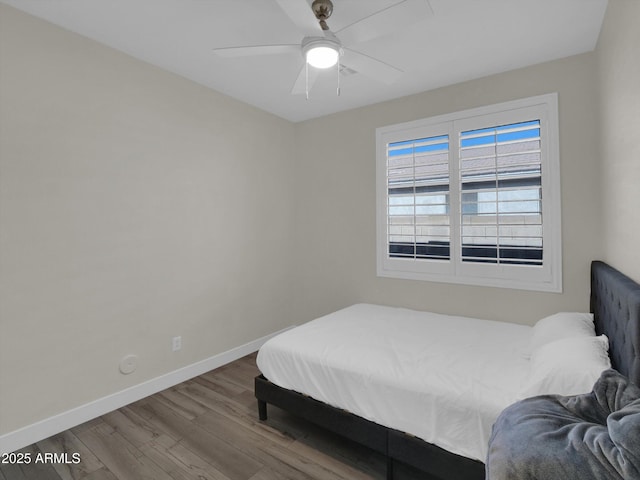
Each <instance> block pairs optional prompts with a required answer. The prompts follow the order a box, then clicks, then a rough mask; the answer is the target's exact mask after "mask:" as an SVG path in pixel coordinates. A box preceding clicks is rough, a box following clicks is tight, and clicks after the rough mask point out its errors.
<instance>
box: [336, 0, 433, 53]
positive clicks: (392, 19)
mask: <svg viewBox="0 0 640 480" xmlns="http://www.w3.org/2000/svg"><path fill="white" fill-rule="evenodd" d="M432 14H433V12H432V11H431V8H430V6H429V3H428V2H427V0H404V1H402V2H400V3H396V4H395V5H392V6H390V7H387V8H385V9H383V10H379V11H377V12H376V13H373V14H372V15H369V16H368V17H365V18H363V19H361V20H358V21H357V22H354V23H352V24H351V25H348V26H346V27H344V28H342V29H341V30H339V31H337V32H335V33H336V34H337V35H338V36H339V37H340V40H341V41H342V44H343V45H354V44H356V43H360V42H366V41H367V40H372V39H374V38H377V37H381V36H383V35H387V34H389V33H392V32H400V31H402V29H403V28H404V27H406V26H408V25H413V24H414V23H417V22H419V21H421V20H424V19H426V18H428V17H429V16H430V15H432Z"/></svg>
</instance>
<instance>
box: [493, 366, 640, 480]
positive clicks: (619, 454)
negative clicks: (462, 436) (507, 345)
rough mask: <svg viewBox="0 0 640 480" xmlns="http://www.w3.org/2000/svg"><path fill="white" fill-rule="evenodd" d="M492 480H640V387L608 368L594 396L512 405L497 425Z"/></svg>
mask: <svg viewBox="0 0 640 480" xmlns="http://www.w3.org/2000/svg"><path fill="white" fill-rule="evenodd" d="M486 479H487V480H561V479H562V480H565V479H576V480H609V479H615V480H620V479H624V480H639V479H640V388H639V387H637V386H636V385H634V384H633V383H630V382H629V381H628V380H627V378H626V377H624V376H622V375H621V374H619V373H618V372H616V371H615V370H606V371H604V372H603V373H602V375H601V376H600V379H599V380H598V381H597V382H596V384H595V385H594V387H593V391H592V392H591V393H587V394H584V395H576V396H568V397H563V396H560V395H543V396H539V397H532V398H527V399H525V400H522V401H520V402H517V403H514V404H513V405H511V406H509V407H507V408H506V409H505V410H504V411H503V412H502V413H501V414H500V416H499V417H498V419H497V420H496V423H495V424H494V426H493V432H492V434H491V439H490V440H489V454H488V457H487V462H486Z"/></svg>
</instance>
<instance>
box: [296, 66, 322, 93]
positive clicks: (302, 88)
mask: <svg viewBox="0 0 640 480" xmlns="http://www.w3.org/2000/svg"><path fill="white" fill-rule="evenodd" d="M306 69H308V74H307V73H305V70H306ZM307 75H308V78H307ZM317 78H318V69H317V68H313V67H307V66H306V64H303V65H302V68H301V69H300V73H298V78H296V81H295V83H294V84H293V88H292V89H291V94H292V95H301V94H303V93H307V92H308V91H310V90H311V88H312V87H313V84H314V83H315V82H316V79H317Z"/></svg>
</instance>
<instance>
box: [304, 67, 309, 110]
mask: <svg viewBox="0 0 640 480" xmlns="http://www.w3.org/2000/svg"><path fill="white" fill-rule="evenodd" d="M304 91H305V93H306V95H307V100H309V63H308V62H306V61H305V62H304Z"/></svg>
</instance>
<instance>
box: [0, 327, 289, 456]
mask: <svg viewBox="0 0 640 480" xmlns="http://www.w3.org/2000/svg"><path fill="white" fill-rule="evenodd" d="M289 328H291V327H289ZM289 328H285V329H283V330H281V331H280V332H276V333H272V334H270V335H267V336H265V337H262V338H259V339H257V340H254V341H252V342H249V343H246V344H244V345H241V346H239V347H236V348H233V349H231V350H228V351H226V352H223V353H220V354H218V355H214V356H213V357H209V358H207V359H205V360H202V361H200V362H196V363H193V364H191V365H188V366H186V367H183V368H180V369H178V370H174V371H173V372H169V373H167V374H165V375H161V376H159V377H156V378H153V379H151V380H147V381H146V382H143V383H140V384H138V385H135V386H133V387H129V388H127V389H125V390H122V391H120V392H117V393H114V394H111V395H107V396H106V397H102V398H99V399H98V400H94V401H93V402H89V403H86V404H84V405H81V406H79V407H76V408H73V409H71V410H67V411H66V412H62V413H60V414H58V415H54V416H53V417H49V418H46V419H44V420H41V421H39V422H36V423H33V424H31V425H27V426H26V427H23V428H20V429H18V430H14V431H13V432H9V433H5V434H4V435H0V453H8V452H13V451H15V450H18V449H20V448H23V447H26V446H27V445H31V444H32V443H36V442H39V441H40V440H44V439H45V438H48V437H50V436H51V435H55V434H57V433H60V432H63V431H65V430H68V429H69V428H72V427H75V426H77V425H80V424H81V423H84V422H87V421H89V420H92V419H94V418H97V417H99V416H100V415H104V414H105V413H109V412H112V411H113V410H117V409H118V408H120V407H124V406H125V405H128V404H130V403H132V402H136V401H138V400H141V399H143V398H145V397H148V396H149V395H153V394H154V393H157V392H160V391H162V390H165V389H167V388H170V387H173V386H174V385H177V384H179V383H181V382H184V381H186V380H189V379H190V378H193V377H197V376H198V375H202V374H203V373H205V372H208V371H209V370H213V369H215V368H218V367H221V366H223V365H226V364H227V363H230V362H233V361H234V360H237V359H239V358H242V357H244V356H245V355H248V354H250V353H253V352H255V351H257V350H258V349H259V348H260V347H261V346H262V345H263V344H264V343H265V342H266V341H267V340H269V339H270V338H271V337H274V336H276V335H277V334H279V333H281V332H284V331H286V330H288V329H289Z"/></svg>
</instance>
